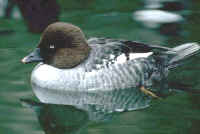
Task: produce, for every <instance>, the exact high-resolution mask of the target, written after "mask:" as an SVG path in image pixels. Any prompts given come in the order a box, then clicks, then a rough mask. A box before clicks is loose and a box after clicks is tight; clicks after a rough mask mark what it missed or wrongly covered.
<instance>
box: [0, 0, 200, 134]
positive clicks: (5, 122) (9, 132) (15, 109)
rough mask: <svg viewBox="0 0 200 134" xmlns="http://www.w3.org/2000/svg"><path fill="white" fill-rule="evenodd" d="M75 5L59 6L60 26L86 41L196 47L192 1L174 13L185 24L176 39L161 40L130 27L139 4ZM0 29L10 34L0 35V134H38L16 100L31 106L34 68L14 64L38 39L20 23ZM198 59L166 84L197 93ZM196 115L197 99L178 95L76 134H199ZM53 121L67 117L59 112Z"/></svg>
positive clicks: (154, 32) (2, 23)
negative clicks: (64, 24) (180, 85)
mask: <svg viewBox="0 0 200 134" xmlns="http://www.w3.org/2000/svg"><path fill="white" fill-rule="evenodd" d="M75 2H77V3H75ZM75 2H71V3H70V4H69V5H68V6H63V9H62V14H61V16H60V20H62V21H65V22H70V23H73V24H75V25H78V26H79V27H80V28H81V29H83V31H84V33H85V34H86V36H87V37H91V36H93V37H94V36H97V37H102V36H103V37H113V38H124V39H130V40H137V41H141V42H145V43H149V44H157V45H164V46H169V47H174V46H176V45H180V44H182V43H186V42H198V41H199V32H200V27H199V22H200V12H199V11H200V6H199V2H197V1H188V3H187V5H188V6H187V8H185V9H183V10H182V11H181V12H179V14H181V15H182V16H183V17H184V18H185V21H184V22H183V23H180V24H178V25H179V26H180V31H178V34H176V35H166V34H163V33H162V32H160V30H159V29H150V28H146V27H144V26H143V25H141V24H140V23H138V22H136V21H134V20H133V18H132V13H133V12H134V11H135V10H138V9H142V8H144V7H143V5H142V4H141V3H140V2H139V1H137V2H128V1H127V0H126V1H124V3H123V4H122V3H120V2H118V1H116V2H113V1H111V2H108V3H106V1H104V2H100V1H99V2H96V1H95V2H93V1H91V0H87V1H86V3H85V4H83V3H84V2H83V1H80V0H76V1H75ZM87 3H88V4H87ZM97 5H98V6H97ZM111 5H112V6H111ZM140 7H141V8H140ZM0 28H1V29H9V30H13V31H14V32H11V33H8V34H3V35H0V69H1V71H0V85H1V86H0V134H43V133H44V131H43V129H42V127H41V125H40V124H39V122H38V119H37V114H36V113H35V112H34V111H32V110H31V109H29V108H25V107H23V106H22V105H21V103H20V101H19V99H20V98H32V99H34V100H37V99H36V98H35V96H34V94H33V92H32V89H31V87H30V82H29V78H30V73H31V70H32V69H33V67H34V66H35V65H34V64H30V65H23V64H22V63H20V60H21V58H23V57H24V56H25V55H27V54H28V53H29V52H31V50H32V49H33V48H34V47H35V46H36V44H37V43H38V41H39V38H40V35H39V34H31V33H29V32H28V31H27V29H26V26H25V23H24V22H23V20H5V19H0ZM199 59H200V55H198V56H195V57H194V58H193V59H191V61H190V62H188V63H187V65H185V66H183V67H180V68H178V69H176V70H174V71H173V72H171V73H170V76H169V79H170V80H174V81H178V82H182V83H185V84H190V85H192V88H193V89H194V90H196V91H198V89H199V90H200V70H199V69H200V61H199ZM61 109H62V108H61ZM199 114H200V94H198V93H190V92H183V91H179V92H178V93H173V94H171V95H170V96H168V97H167V98H164V99H160V100H153V101H152V104H151V107H149V108H146V109H143V110H138V111H132V112H125V113H122V114H118V115H116V116H114V117H113V119H112V120H110V121H106V122H95V123H89V125H88V126H87V127H84V128H83V129H82V130H81V133H83V134H86V133H90V134H114V133H115V134H122V133H123V134H199V133H200V127H199V125H200V116H199ZM59 115H60V116H61V117H63V118H65V117H66V118H67V116H69V115H67V114H63V112H62V110H61V114H59ZM83 115H84V114H83ZM84 119H85V118H84ZM55 120H56V119H55ZM86 122H87V120H86ZM80 124H81V125H82V124H84V122H83V123H82V122H80ZM80 124H79V125H80ZM77 129H78V128H77ZM48 133H51V132H48ZM56 133H57V134H62V133H63V132H60V131H58V132H55V133H54V134H56ZM65 133H68V132H65Z"/></svg>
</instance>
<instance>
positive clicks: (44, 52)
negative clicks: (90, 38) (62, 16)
mask: <svg viewBox="0 0 200 134" xmlns="http://www.w3.org/2000/svg"><path fill="white" fill-rule="evenodd" d="M89 52H90V47H89V46H88V44H87V41H86V39H85V36H84V34H83V32H82V31H81V29H80V28H79V27H77V26H74V25H72V24H69V23H63V22H56V23H53V24H51V25H49V26H48V27H47V28H46V29H45V30H44V32H43V33H42V35H41V39H40V41H39V44H38V46H37V48H36V50H35V52H32V53H31V54H30V55H28V56H26V57H25V58H24V59H22V62H23V63H30V62H34V61H43V62H44V63H45V64H49V65H52V66H54V67H57V68H72V67H75V66H77V65H79V64H80V63H82V62H83V61H84V60H85V59H86V58H87V57H88V55H89ZM34 57H35V58H34Z"/></svg>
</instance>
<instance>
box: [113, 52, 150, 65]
mask: <svg viewBox="0 0 200 134" xmlns="http://www.w3.org/2000/svg"><path fill="white" fill-rule="evenodd" d="M152 54H153V52H148V53H130V54H129V60H133V59H136V58H147V57H149V56H150V55H152ZM126 61H127V57H126V55H125V54H121V55H120V56H118V57H117V60H116V62H115V63H116V64H123V63H125V62H126Z"/></svg>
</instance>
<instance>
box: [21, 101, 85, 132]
mask: <svg viewBox="0 0 200 134" xmlns="http://www.w3.org/2000/svg"><path fill="white" fill-rule="evenodd" d="M21 102H22V103H23V105H24V106H26V107H29V108H32V109H33V110H34V111H35V112H36V114H37V117H38V121H39V123H40V125H41V127H42V128H43V130H44V131H45V133H46V134H66V133H74V132H78V131H80V129H81V128H83V127H84V126H86V125H87V123H88V121H89V116H88V113H86V112H85V111H83V110H80V109H78V108H76V107H73V106H69V105H52V104H44V103H38V102H35V101H32V100H21Z"/></svg>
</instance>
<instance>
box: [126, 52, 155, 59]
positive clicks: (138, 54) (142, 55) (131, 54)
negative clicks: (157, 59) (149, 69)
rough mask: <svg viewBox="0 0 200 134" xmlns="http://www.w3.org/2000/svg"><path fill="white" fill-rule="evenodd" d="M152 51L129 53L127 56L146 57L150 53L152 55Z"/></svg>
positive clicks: (133, 57)
mask: <svg viewBox="0 0 200 134" xmlns="http://www.w3.org/2000/svg"><path fill="white" fill-rule="evenodd" d="M152 54H153V52H148V53H130V54H129V58H130V60H133V59H136V58H147V57H149V56H150V55H152Z"/></svg>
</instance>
